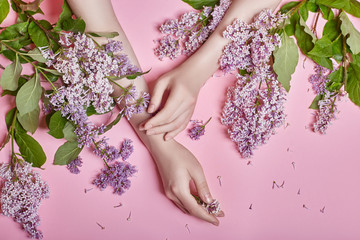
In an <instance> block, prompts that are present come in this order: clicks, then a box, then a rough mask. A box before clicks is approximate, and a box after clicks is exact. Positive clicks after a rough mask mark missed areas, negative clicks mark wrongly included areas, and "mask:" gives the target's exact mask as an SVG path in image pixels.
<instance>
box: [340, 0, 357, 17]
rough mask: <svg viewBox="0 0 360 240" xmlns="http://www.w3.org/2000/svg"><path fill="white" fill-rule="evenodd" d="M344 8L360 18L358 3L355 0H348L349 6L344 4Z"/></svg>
mask: <svg viewBox="0 0 360 240" xmlns="http://www.w3.org/2000/svg"><path fill="white" fill-rule="evenodd" d="M344 10H345V11H346V12H347V13H350V14H351V15H354V16H355V17H358V18H360V3H359V2H358V1H357V0H350V4H349V6H345V7H344Z"/></svg>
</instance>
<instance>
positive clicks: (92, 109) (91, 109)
mask: <svg viewBox="0 0 360 240" xmlns="http://www.w3.org/2000/svg"><path fill="white" fill-rule="evenodd" d="M94 114H97V112H96V109H95V107H94V106H93V105H90V106H89V107H88V108H87V109H86V115H87V116H92V115H94Z"/></svg>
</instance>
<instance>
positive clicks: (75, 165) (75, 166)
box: [67, 156, 82, 174]
mask: <svg viewBox="0 0 360 240" xmlns="http://www.w3.org/2000/svg"><path fill="white" fill-rule="evenodd" d="M81 166H82V161H81V157H80V156H78V157H77V158H75V159H74V160H72V161H71V162H70V163H69V164H68V165H67V169H68V170H69V171H70V172H71V173H73V174H79V173H80V169H79V167H81Z"/></svg>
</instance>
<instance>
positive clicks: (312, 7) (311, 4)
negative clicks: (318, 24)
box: [306, 1, 319, 13]
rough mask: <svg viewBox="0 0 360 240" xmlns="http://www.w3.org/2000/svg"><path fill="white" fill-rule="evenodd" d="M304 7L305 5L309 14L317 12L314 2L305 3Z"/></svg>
mask: <svg viewBox="0 0 360 240" xmlns="http://www.w3.org/2000/svg"><path fill="white" fill-rule="evenodd" d="M306 5H307V9H308V10H309V11H310V12H314V13H316V12H317V11H318V8H319V7H318V5H317V4H316V3H315V1H314V2H311V1H309V2H306Z"/></svg>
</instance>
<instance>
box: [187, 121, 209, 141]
mask: <svg viewBox="0 0 360 240" xmlns="http://www.w3.org/2000/svg"><path fill="white" fill-rule="evenodd" d="M210 120H211V118H209V120H208V121H207V122H206V123H205V124H204V123H203V121H202V120H191V121H190V122H192V123H193V127H192V128H190V129H189V136H190V138H191V139H192V140H200V137H201V136H203V135H204V134H205V126H206V125H207V124H208V123H209V122H210Z"/></svg>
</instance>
